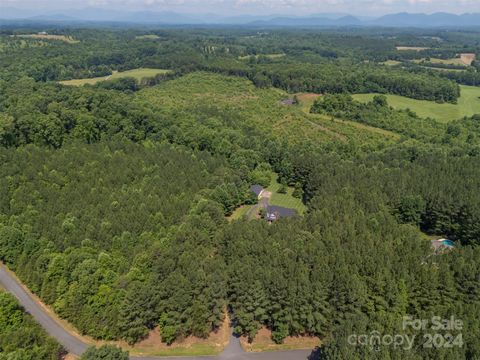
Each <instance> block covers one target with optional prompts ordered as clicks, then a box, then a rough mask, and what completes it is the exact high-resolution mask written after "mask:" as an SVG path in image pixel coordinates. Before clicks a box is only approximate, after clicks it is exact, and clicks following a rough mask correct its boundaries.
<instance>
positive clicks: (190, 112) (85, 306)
mask: <svg viewBox="0 0 480 360" xmlns="http://www.w3.org/2000/svg"><path fill="white" fill-rule="evenodd" d="M429 19H431V18H429ZM269 21H270V22H275V21H279V20H274V19H270V20H269ZM282 21H283V22H285V21H286V20H282ZM369 21H370V22H373V21H374V20H369ZM405 21H406V20H405ZM435 21H436V20H435ZM283 22H280V23H281V24H280V25H282V24H283ZM365 22H367V23H368V21H366V20H365ZM257 25H258V24H257ZM271 25H272V24H271ZM274 25H278V24H274ZM283 25H284V24H283ZM370 25H372V24H370ZM479 55H480V31H479V30H478V29H475V28H469V29H460V28H455V29H452V28H443V27H438V28H429V29H420V28H413V27H412V28H403V27H402V28H387V27H376V28H372V27H369V26H361V27H358V28H338V27H335V28H329V29H325V28H311V27H309V28H305V29H294V28H289V27H288V26H287V27H284V26H279V27H276V26H273V27H267V26H265V27H264V28H262V29H259V28H258V27H256V26H255V27H253V26H252V27H249V26H245V27H226V26H223V27H221V26H211V27H209V26H205V27H198V28H192V27H188V26H176V27H160V26H157V25H152V24H150V26H148V27H147V26H143V27H139V26H131V27H128V26H116V25H115V26H114V25H112V24H109V25H108V26H107V25H106V24H104V25H103V26H99V25H94V24H89V25H88V26H81V25H80V24H78V25H77V26H75V27H73V26H60V25H59V24H55V23H54V24H51V23H50V24H49V25H47V23H45V22H43V20H37V22H35V21H33V22H30V21H28V22H24V23H21V24H18V23H15V22H14V21H13V20H11V19H10V20H9V21H7V22H5V23H0V260H1V262H2V263H3V264H4V265H5V266H6V267H8V269H9V271H5V272H4V273H5V275H4V277H3V278H0V285H2V286H3V287H5V291H3V290H2V291H0V360H13V359H22V360H23V359H35V360H37V359H40V360H55V359H63V358H64V357H65V356H66V355H67V353H68V352H70V355H69V356H71V355H77V356H80V355H82V354H80V353H74V352H72V351H71V349H69V348H68V346H66V344H65V343H62V338H59V337H56V339H52V338H51V337H49V336H48V335H47V332H48V330H49V329H48V328H47V329H41V327H40V325H38V324H36V323H35V321H34V319H33V318H32V317H31V316H30V315H28V314H27V312H29V313H32V311H29V308H28V306H27V305H28V304H26V303H25V302H24V301H22V298H20V299H18V300H19V302H20V304H21V305H23V306H24V307H25V309H23V308H22V307H21V306H20V304H19V302H17V300H16V299H15V298H14V297H13V296H11V295H9V294H7V292H8V291H10V292H12V291H11V288H10V286H13V285H11V284H12V283H13V284H17V286H20V287H21V289H24V291H25V294H30V292H31V293H32V294H33V295H32V294H30V295H29V297H28V299H33V300H32V301H34V302H35V303H36V304H37V305H41V306H39V309H43V310H42V311H45V313H43V314H47V315H46V316H47V317H52V318H54V319H57V320H55V321H57V322H59V323H60V326H61V327H64V328H65V331H66V332H68V333H69V334H72V333H74V334H75V336H76V337H77V338H78V339H83V340H82V341H84V342H85V344H86V345H85V346H87V345H97V347H98V348H95V347H92V348H91V349H89V350H86V351H85V352H84V351H83V350H85V349H83V348H82V351H81V352H82V353H83V356H82V359H84V360H94V359H127V358H128V356H129V355H128V354H127V352H126V351H128V352H130V354H131V356H134V358H135V359H138V357H137V356H145V355H146V356H152V357H154V356H160V355H162V356H163V355H180V356H188V355H191V356H200V355H208V356H216V355H218V354H222V351H224V350H225V349H228V346H229V345H228V344H229V338H230V332H231V331H233V333H234V334H235V336H237V337H238V338H239V339H237V340H236V341H238V344H239V345H238V346H240V344H242V346H243V349H244V350H242V351H250V352H251V351H254V352H263V351H273V350H278V351H282V353H278V354H279V355H278V356H281V355H280V354H283V355H282V356H287V357H288V358H294V357H295V356H297V357H298V358H299V359H300V358H302V359H304V358H306V356H304V355H305V354H310V353H312V354H311V357H310V358H312V357H316V358H319V359H327V360H330V359H332V360H333V359H379V360H380V359H382V360H383V359H412V360H413V359H445V360H447V359H449V360H450V359H451V360H457V359H472V360H473V359H476V358H478V356H480V341H479V340H478V339H479V338H480V283H479V281H478V279H479V276H480V192H479V189H480V61H479V60H478V56H479ZM0 266H2V265H1V264H0ZM2 274H3V273H2ZM9 274H10V275H9ZM6 277H8V282H7V278H6ZM12 293H14V294H15V292H12ZM22 294H23V293H22ZM17 298H18V296H17ZM24 310H26V311H24ZM32 315H33V316H35V314H34V313H32ZM407 316H409V317H412V318H414V319H431V318H432V317H434V316H437V317H440V318H441V319H450V318H451V317H452V316H454V317H455V318H457V319H461V320H462V321H463V328H462V329H461V330H460V331H457V330H455V331H453V332H452V333H451V334H450V333H449V335H451V336H452V338H453V339H457V340H456V341H455V344H453V345H452V346H432V347H428V346H427V347H426V346H423V345H424V339H425V337H428V336H429V334H430V333H429V330H430V329H420V330H418V331H417V330H414V329H411V328H408V327H407V328H405V327H404V326H403V321H404V319H405V317H407ZM57 317H58V318H57ZM44 330H47V332H45V331H44ZM372 332H374V333H377V332H378V333H380V334H399V336H413V335H415V336H414V346H413V347H412V348H408V349H407V348H404V347H401V348H395V347H391V346H381V347H379V348H371V347H365V346H352V345H351V344H350V343H349V341H350V340H349V339H351V337H350V335H352V334H371V333H372ZM49 334H50V335H52V333H51V332H49ZM441 334H442V336H444V335H445V333H444V332H442V333H441ZM54 337H55V335H54ZM234 339H235V338H234ZM442 339H443V338H442ZM459 339H461V346H459V345H460V342H459ZM447 340H448V339H447ZM447 340H445V341H447ZM79 341H80V340H79ZM231 341H235V340H231ZM230 344H231V342H230ZM298 349H303V350H304V351H303V352H292V353H288V352H287V353H286V351H291V350H298ZM268 354H269V353H268V352H266V353H265V354H261V355H260V356H265V359H273V358H275V356H276V355H275V353H274V354H273V355H272V354H270V355H268ZM291 354H296V355H291ZM221 356H222V355H220V357H219V359H220V358H222V357H221ZM242 356H249V355H242ZM268 356H270V357H268ZM287 357H286V358H287ZM242 358H243V357H242ZM295 358H296V357H295Z"/></svg>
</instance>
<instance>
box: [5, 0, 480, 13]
mask: <svg viewBox="0 0 480 360" xmlns="http://www.w3.org/2000/svg"><path fill="white" fill-rule="evenodd" d="M2 7H3V8H8V7H11V8H17V9H19V10H25V11H30V12H55V11H60V12H61V11H69V10H74V9H82V8H102V9H105V10H109V11H112V12H114V11H115V10H119V11H127V10H132V11H155V12H161V11H174V12H178V13H182V14H207V13H213V14H217V15H221V16H237V15H252V16H266V15H274V14H275V15H289V16H308V15H313V14H317V13H345V14H350V15H354V16H381V15H385V14H390V13H398V12H408V13H436V12H449V13H454V14H462V13H472V12H480V4H479V1H478V0H449V1H447V0H438V1H437V0H376V1H375V0H317V1H316V0H143V1H133V0H76V1H72V0H66V1H48V0H37V1H34V0H0V10H1V8H2Z"/></svg>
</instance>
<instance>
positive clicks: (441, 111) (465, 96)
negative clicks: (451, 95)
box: [353, 85, 480, 122]
mask: <svg viewBox="0 0 480 360" xmlns="http://www.w3.org/2000/svg"><path fill="white" fill-rule="evenodd" d="M460 87H461V89H462V93H461V96H460V98H459V99H458V104H449V103H445V104H439V103H436V102H434V101H427V100H415V99H410V98H407V97H404V96H399V95H385V96H386V97H387V99H388V103H389V104H390V106H392V107H394V108H396V109H407V108H408V109H410V110H412V111H414V112H416V113H417V115H418V116H421V117H425V118H426V117H430V118H433V119H436V120H438V121H441V122H449V121H452V120H457V119H460V118H462V117H464V116H472V115H475V114H480V87H475V86H464V85H462V86H460ZM375 95H378V94H357V95H353V98H354V99H356V100H359V101H363V102H367V101H371V100H372V99H373V97H374V96H375Z"/></svg>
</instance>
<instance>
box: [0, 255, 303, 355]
mask: <svg viewBox="0 0 480 360" xmlns="http://www.w3.org/2000/svg"><path fill="white" fill-rule="evenodd" d="M0 286H2V287H3V288H5V290H7V291H8V292H10V293H11V294H12V295H13V296H15V297H16V298H17V299H18V301H19V302H20V304H21V305H22V306H23V307H24V308H25V310H26V311H27V312H28V313H30V314H31V315H32V316H33V317H34V318H35V319H36V320H37V322H38V323H39V324H40V325H41V326H42V327H43V328H44V329H45V330H46V331H47V332H48V333H49V334H50V336H52V337H53V338H55V339H56V340H57V341H58V342H59V343H60V344H62V345H63V347H64V348H65V349H67V350H68V351H69V352H70V353H72V354H73V355H76V356H80V355H81V354H82V353H83V352H84V351H85V350H86V349H87V348H88V347H89V346H90V345H89V344H87V343H85V342H84V341H83V340H81V339H80V338H78V337H77V336H75V335H73V334H72V333H70V332H69V331H68V330H67V329H65V328H64V327H63V326H62V325H61V324H60V323H59V322H57V320H55V319H54V318H53V317H52V316H51V315H50V314H49V313H48V312H47V311H46V310H45V309H44V308H43V307H42V306H41V305H40V304H39V303H38V302H37V301H36V300H35V298H34V297H33V296H32V294H31V293H30V292H29V291H28V290H27V289H25V288H24V287H23V286H22V285H21V283H20V282H19V280H18V279H17V278H16V277H15V276H14V275H13V274H12V273H11V272H10V271H9V270H7V268H6V267H5V266H4V265H3V264H0ZM311 355H312V351H307V350H295V351H276V352H263V353H247V352H245V351H244V350H243V348H242V347H241V346H240V341H239V339H238V338H236V337H235V336H233V335H232V337H231V339H230V343H229V344H228V346H227V347H226V348H225V350H224V351H223V352H222V353H221V354H220V355H218V356H189V357H173V358H174V359H176V360H307V359H309V358H311ZM130 359H131V360H159V359H165V357H158V356H154V357H152V356H149V357H147V356H145V357H140V356H130Z"/></svg>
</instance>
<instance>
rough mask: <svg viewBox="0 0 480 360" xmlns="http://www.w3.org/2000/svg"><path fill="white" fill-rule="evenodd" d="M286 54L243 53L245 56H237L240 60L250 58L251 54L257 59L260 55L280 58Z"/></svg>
mask: <svg viewBox="0 0 480 360" xmlns="http://www.w3.org/2000/svg"><path fill="white" fill-rule="evenodd" d="M285 55H286V54H257V55H245V56H239V57H238V58H239V59H240V60H248V59H250V58H251V57H252V56H253V57H255V58H256V59H258V58H259V57H260V56H264V57H266V58H268V59H279V58H282V57H284V56H285Z"/></svg>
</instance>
